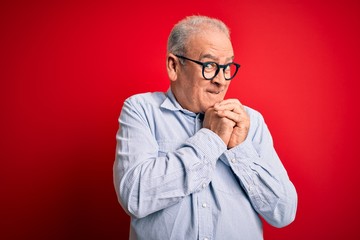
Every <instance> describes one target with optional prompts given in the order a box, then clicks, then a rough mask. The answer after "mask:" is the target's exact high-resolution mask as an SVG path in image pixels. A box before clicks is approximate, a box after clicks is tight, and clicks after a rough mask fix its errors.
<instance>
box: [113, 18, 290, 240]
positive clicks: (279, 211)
mask: <svg viewBox="0 0 360 240" xmlns="http://www.w3.org/2000/svg"><path fill="white" fill-rule="evenodd" d="M166 63H167V65H166V66H167V72H168V76H169V79H170V88H169V90H168V91H167V92H166V93H162V92H156V93H145V94H138V95H135V96H132V97H130V98H128V99H127V100H126V101H125V103H124V106H123V109H122V112H121V115H120V118H119V122H120V128H119V131H118V133H117V149H116V160H115V164H114V184H115V189H116V192H117V196H118V199H119V202H120V204H121V206H122V207H123V208H124V210H125V211H126V212H127V213H128V214H129V215H130V216H131V227H130V239H147V240H148V239H166V240H168V239H204V240H206V239H246V240H247V239H263V230H262V222H261V218H260V216H261V217H262V218H263V219H264V220H265V221H267V222H268V223H269V224H271V225H273V226H275V227H283V226H286V225H288V224H290V223H291V222H292V221H293V220H294V218H295V213H296V207H297V194H296V190H295V188H294V186H293V184H292V183H291V181H290V180H289V178H288V175H287V172H286V170H285V168H284V166H283V165H282V163H281V161H280V159H279V158H278V156H277V154H276V152H275V149H274V147H273V143H272V138H271V135H270V132H269V130H268V128H267V126H266V124H265V122H264V119H263V117H262V116H261V114H260V113H259V112H257V111H255V110H253V109H251V108H249V107H246V106H244V105H242V104H241V103H240V101H239V100H237V99H224V97H225V94H226V91H227V89H228V87H229V84H230V82H231V80H232V79H233V78H234V77H235V75H236V74H237V72H238V70H239V67H240V65H239V64H237V63H235V62H234V52H233V48H232V44H231V41H230V35H229V30H228V28H227V27H226V25H225V24H224V23H223V22H221V21H220V20H217V19H213V18H209V17H204V16H192V17H187V18H185V19H184V20H182V21H180V22H179V23H178V24H176V25H175V26H174V28H173V30H172V31H171V33H170V36H169V39H168V47H167V61H166Z"/></svg>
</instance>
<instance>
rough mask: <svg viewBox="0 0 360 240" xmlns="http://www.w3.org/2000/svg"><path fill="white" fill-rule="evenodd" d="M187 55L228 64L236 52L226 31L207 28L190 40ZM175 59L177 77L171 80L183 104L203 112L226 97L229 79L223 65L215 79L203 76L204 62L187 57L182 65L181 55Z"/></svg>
mask: <svg viewBox="0 0 360 240" xmlns="http://www.w3.org/2000/svg"><path fill="white" fill-rule="evenodd" d="M185 57H188V58H190V59H194V60H198V61H201V62H208V61H212V62H216V63H218V64H227V63H230V62H232V60H233V57H234V52H233V48H232V45H231V42H230V40H229V38H228V37H227V36H226V35H225V34H224V33H222V32H218V31H207V32H206V33H203V34H198V35H195V36H193V37H192V38H191V39H190V40H189V43H188V46H187V54H186V56H185ZM174 58H176V57H174ZM176 61H177V63H178V64H177V66H178V70H177V72H176V78H175V80H172V83H171V89H172V91H173V93H174V95H175V97H176V99H177V101H178V102H179V103H180V105H181V106H182V107H183V108H185V109H187V110H190V111H192V112H195V113H199V112H203V113H204V112H205V111H206V110H207V109H208V108H209V107H212V106H213V105H214V104H215V103H217V102H220V101H222V100H223V99H224V97H225V94H226V92H227V89H228V87H229V84H230V81H226V80H225V78H224V74H223V71H222V69H221V70H220V71H219V73H218V75H217V76H216V77H215V78H214V79H213V80H206V79H204V78H203V76H202V66H200V65H198V64H196V63H193V62H191V61H187V60H185V64H184V65H182V64H180V62H179V59H178V58H177V59H176Z"/></svg>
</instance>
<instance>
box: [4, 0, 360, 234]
mask: <svg viewBox="0 0 360 240" xmlns="http://www.w3.org/2000/svg"><path fill="white" fill-rule="evenodd" d="M60 2H61V3H60ZM150 2H152V3H150ZM331 2H332V1H295V0H290V1H280V0H277V1H260V0H259V1H256V0H254V1H235V0H234V1H212V0H207V1H205V0H197V1H194V0H185V1H169V2H167V3H161V4H160V3H153V1H114V2H107V1H98V2H95V1H91V2H89V1H68V2H64V1H59V2H57V1H35V0H34V1H28V2H19V1H10V0H9V1H1V3H0V84H1V85H0V114H1V115H0V116H1V117H0V133H1V140H0V141H1V143H0V148H1V149H0V159H1V168H0V169H1V170H0V171H1V172H0V186H1V188H0V191H1V198H0V199H1V200H0V214H1V217H0V219H1V220H0V221H1V222H0V228H1V229H0V238H1V239H75V238H77V239H126V238H127V235H128V225H129V219H128V217H127V215H125V213H124V212H123V211H122V209H121V207H120V205H118V203H117V200H116V195H115V192H114V189H113V185H112V164H113V161H114V156H115V134H116V131H117V127H118V125H117V118H118V115H119V113H120V109H121V106H122V103H123V101H124V99H125V98H126V97H128V96H130V95H132V94H134V93H138V92H145V91H156V90H160V91H165V90H167V88H168V80H167V76H166V71H165V54H166V50H165V48H166V40H167V35H168V33H169V31H170V30H171V28H172V26H173V24H174V23H175V22H177V21H178V20H180V19H181V18H183V17H184V16H186V15H191V14H205V15H210V16H213V17H219V18H221V19H223V20H224V21H225V22H226V23H227V24H228V25H229V27H230V28H231V30H232V39H233V43H234V50H235V54H236V61H237V62H239V63H241V64H242V68H241V70H240V72H239V74H238V76H237V78H236V79H235V80H233V82H232V86H231V90H230V91H229V93H228V96H229V97H238V98H239V99H240V100H241V101H242V102H243V103H244V104H246V105H249V106H252V107H253V108H255V109H258V110H260V111H261V112H262V113H263V115H264V117H265V119H266V120H267V123H268V125H269V128H270V130H271V132H272V134H273V138H274V142H275V145H276V148H277V150H278V153H279V155H280V157H281V158H282V161H283V163H284V165H285V166H286V168H287V170H288V173H289V175H290V177H291V179H292V180H293V182H294V184H295V186H296V188H297V190H298V194H299V207H298V214H297V218H296V220H295V222H294V223H293V224H292V225H290V226H288V227H286V228H283V229H275V228H272V227H270V226H268V225H265V239H266V240H271V239H276V240H281V239H287V240H288V239H292V240H294V239H299V240H300V239H307V240H311V239H316V240H318V239H359V238H360V233H359V231H358V229H357V227H358V222H359V220H357V217H358V215H359V213H360V207H359V199H358V197H360V192H359V191H360V188H359V183H360V174H359V173H358V172H359V167H360V163H359V162H360V158H359V146H358V145H359V138H358V137H359V133H360V131H359V130H360V127H359V104H358V102H359V85H358V82H359V81H360V74H359V63H360V61H359V56H360V52H359V50H360V48H359V43H360V31H359V29H360V26H359V25H360V17H359V10H360V4H359V3H358V2H357V1H349V0H343V1H336V2H337V3H331Z"/></svg>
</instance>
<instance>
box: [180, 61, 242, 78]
mask: <svg viewBox="0 0 360 240" xmlns="http://www.w3.org/2000/svg"><path fill="white" fill-rule="evenodd" d="M175 56H176V57H178V58H181V59H185V60H188V61H191V62H194V63H196V64H199V65H200V66H202V75H203V78H204V79H206V80H210V81H211V80H213V79H214V78H215V77H216V76H217V75H218V74H219V71H220V69H221V68H222V69H223V73H224V78H225V80H227V81H230V80H231V79H233V78H234V77H235V76H236V74H237V72H238V70H239V68H240V64H238V63H234V62H231V63H228V64H223V65H222V64H218V63H216V62H200V61H197V60H194V59H191V58H187V57H184V56H181V55H177V54H175ZM209 64H215V65H216V67H217V69H216V71H215V74H214V76H213V77H211V78H207V77H205V67H206V66H207V65H209ZM231 64H234V65H235V66H236V70H235V72H234V74H233V75H232V76H231V77H230V78H226V76H225V69H226V68H227V67H228V66H229V65H231Z"/></svg>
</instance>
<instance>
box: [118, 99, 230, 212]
mask: <svg viewBox="0 0 360 240" xmlns="http://www.w3.org/2000/svg"><path fill="white" fill-rule="evenodd" d="M149 118H151V114H149V113H146V111H145V110H144V109H143V108H142V107H141V105H140V104H139V103H137V102H135V101H131V100H127V101H126V102H125V103H124V106H123V109H122V112H121V115H120V118H119V122H120V129H119V131H118V133H117V149H116V160H115V163H114V184H115V189H116V192H117V196H118V199H119V201H120V203H121V205H122V207H123V208H124V210H125V211H127V213H128V214H130V215H132V216H134V217H137V218H142V217H145V216H147V215H149V214H151V213H154V212H156V211H159V210H161V209H164V208H167V207H169V206H172V205H174V204H176V203H178V202H179V201H181V199H182V198H183V197H184V196H187V195H189V194H191V193H193V192H196V191H199V190H201V189H202V188H203V187H204V186H207V185H208V184H209V182H210V181H211V177H212V173H213V171H214V168H215V163H216V161H217V159H218V158H219V156H220V155H221V154H222V153H223V152H224V151H225V150H226V145H225V144H224V143H223V142H222V141H221V140H219V138H218V137H217V136H214V133H212V132H211V131H210V130H208V129H202V130H200V131H198V132H197V133H196V134H195V135H193V136H192V137H190V138H188V139H187V140H185V141H184V143H182V144H181V145H180V146H179V147H178V148H177V149H175V150H174V151H171V152H168V153H167V154H166V156H159V153H158V152H159V145H158V143H157V140H156V138H155V136H154V135H155V133H154V132H153V130H151V128H150V124H149V120H148V119H149Z"/></svg>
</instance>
